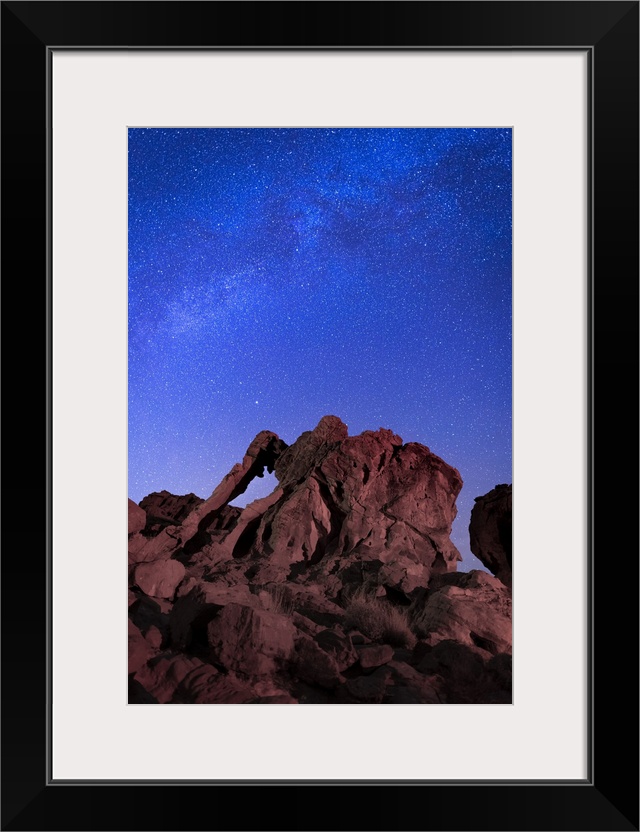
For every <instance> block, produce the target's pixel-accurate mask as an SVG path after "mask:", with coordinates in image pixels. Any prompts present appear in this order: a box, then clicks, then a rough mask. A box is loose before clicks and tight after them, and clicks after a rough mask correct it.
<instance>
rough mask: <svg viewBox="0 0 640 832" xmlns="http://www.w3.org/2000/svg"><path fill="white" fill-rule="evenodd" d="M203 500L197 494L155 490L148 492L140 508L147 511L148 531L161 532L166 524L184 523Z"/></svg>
mask: <svg viewBox="0 0 640 832" xmlns="http://www.w3.org/2000/svg"><path fill="white" fill-rule="evenodd" d="M203 502H204V500H203V499H202V498H201V497H197V496H196V495H195V494H184V495H182V496H176V495H175V494H170V493H169V492H168V491H154V492H153V493H152V494H148V495H147V496H146V497H145V498H144V499H143V500H141V501H140V508H141V509H144V511H145V512H146V518H147V520H146V531H147V532H149V533H151V532H154V531H158V532H159V531H161V530H162V529H163V528H165V527H166V526H174V525H176V524H179V523H182V521H183V520H185V519H186V518H187V517H188V516H189V514H191V512H192V511H193V509H194V508H196V507H197V506H199V505H200V504H201V503H203ZM143 528H145V527H143ZM140 531H141V530H140Z"/></svg>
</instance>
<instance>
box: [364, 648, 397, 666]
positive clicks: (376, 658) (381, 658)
mask: <svg viewBox="0 0 640 832" xmlns="http://www.w3.org/2000/svg"><path fill="white" fill-rule="evenodd" d="M358 658H359V659H360V667H362V668H364V669H365V670H366V669H368V668H370V667H380V666H381V665H383V664H386V663H387V662H390V661H391V659H393V647H390V646H389V645H388V644H364V645H362V647H358Z"/></svg>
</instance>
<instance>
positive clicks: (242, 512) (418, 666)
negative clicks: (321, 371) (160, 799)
mask: <svg viewBox="0 0 640 832" xmlns="http://www.w3.org/2000/svg"><path fill="white" fill-rule="evenodd" d="M265 469H267V470H268V471H270V472H271V471H275V475H276V478H277V479H278V486H277V487H276V488H275V489H274V491H273V492H272V493H271V494H269V495H268V496H266V497H263V498H261V499H259V500H255V501H254V502H252V503H250V504H249V505H248V506H246V508H244V509H241V508H237V507H235V506H231V505H229V503H230V501H231V500H233V499H235V498H236V497H237V496H239V495H240V494H242V493H243V492H244V491H245V490H246V488H247V487H248V485H249V484H250V483H251V481H252V480H253V479H254V478H255V477H260V476H262V475H263V474H264V470H265ZM461 487H462V479H461V477H460V474H459V473H458V471H456V469H455V468H453V467H451V466H450V465H448V464H447V463H446V462H444V461H443V460H442V459H440V458H439V457H438V456H436V455H435V454H433V453H432V452H431V451H430V450H429V449H428V448H427V447H425V446H424V445H420V444H418V443H415V442H409V443H404V442H403V440H402V439H401V438H400V437H399V436H397V435H396V434H395V433H393V432H392V431H390V430H387V429H384V428H381V429H380V430H377V431H365V432H364V433H362V434H360V435H359V436H349V435H348V431H347V427H346V425H344V423H343V422H342V421H341V420H340V419H338V418H337V417H335V416H325V417H324V418H323V419H321V420H320V422H319V423H318V425H317V426H316V427H315V428H314V430H311V431H307V432H305V433H303V434H302V435H301V436H300V437H299V438H298V439H297V441H296V442H294V443H293V444H292V445H290V446H287V445H286V443H284V442H283V441H282V440H281V439H279V437H278V436H277V435H276V434H274V433H272V432H271V431H262V432H261V433H259V434H258V435H257V436H256V437H255V439H254V440H253V441H252V442H251V444H250V445H249V448H248V449H247V452H246V454H245V456H244V458H243V460H242V462H241V463H238V464H237V465H235V466H234V467H233V468H232V469H231V471H230V472H229V473H228V474H227V475H226V476H225V477H224V479H223V480H222V482H221V483H220V484H219V485H218V486H217V488H215V489H214V491H213V493H212V495H211V497H209V498H208V499H207V500H204V501H203V500H201V499H200V498H199V497H196V496H195V495H194V494H187V495H183V496H174V495H172V494H169V493H168V492H166V491H160V492H154V493H153V494H150V495H148V496H147V497H145V498H144V500H142V501H141V504H140V506H136V504H135V503H132V502H131V501H130V502H129V532H130V534H129V564H130V566H129V582H130V590H129V615H130V622H131V623H130V633H129V649H130V668H129V672H130V678H129V692H130V694H129V695H130V701H132V702H148V703H151V702H158V703H170V702H174V703H203V704H204V703H254V704H255V703H261V704H296V703H317V704H328V703H331V702H342V703H352V704H373V703H388V704H437V703H440V702H489V703H490V702H505V701H510V685H511V662H510V652H511V592H510V582H511V578H510V567H511V554H510V546H509V548H508V550H507V548H506V530H507V521H506V517H507V494H506V492H505V491H504V489H505V488H506V487H502V486H498V487H497V488H496V489H494V491H493V492H491V493H490V494H488V495H485V497H482V498H480V499H479V500H478V501H477V502H476V507H475V508H474V515H473V516H472V539H473V540H475V541H476V543H475V544H474V545H475V546H476V549H477V551H476V549H474V551H475V552H476V554H478V556H479V557H481V559H482V560H483V563H485V564H486V565H487V566H488V568H492V569H494V570H495V571H496V574H497V575H498V577H499V578H500V580H498V578H495V577H493V576H491V575H488V574H486V573H484V572H471V573H458V572H457V571H456V570H457V563H458V561H459V559H460V555H459V553H458V551H457V549H456V548H455V546H454V545H453V543H452V542H451V540H450V532H451V524H452V522H453V520H454V519H455V516H456V505H455V504H456V498H457V496H458V493H459V492H460V489H461ZM508 488H509V491H508V499H509V511H510V495H511V490H510V486H509V487H508ZM509 518H510V514H509ZM483 524H484V525H486V527H487V528H484V525H483ZM509 528H510V520H509ZM498 544H500V545H501V546H502V547H503V548H502V549H500V548H499V545H498ZM507 551H508V556H507ZM507 566H508V570H507ZM356 597H357V598H358V599H359V600H358V603H359V604H364V605H365V607H366V609H365V610H364V613H363V616H361V618H362V620H361V621H360V623H358V621H359V619H358V621H355V619H354V615H355V613H354V608H353V604H354V599H355V598H356ZM360 612H362V611H360ZM372 616H373V618H375V617H376V616H382V617H381V618H380V621H379V624H380V626H373V627H369V626H368V624H367V626H365V623H367V622H368V623H369V624H370V623H371V622H370V620H369V619H370V618H371V617H372ZM373 623H375V621H374V622H373ZM400 631H402V633H403V634H404V635H403V639H402V641H398V640H397V637H396V636H397V632H400ZM416 637H418V638H419V639H420V641H419V643H418V645H417V646H416V647H415V649H413V650H412V648H413V645H414V644H415V643H416ZM398 645H401V646H398ZM162 651H164V652H162Z"/></svg>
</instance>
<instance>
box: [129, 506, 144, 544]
mask: <svg viewBox="0 0 640 832" xmlns="http://www.w3.org/2000/svg"><path fill="white" fill-rule="evenodd" d="M128 506H129V534H130V535H132V534H137V533H138V532H141V531H142V530H143V529H144V527H145V526H146V525H147V514H146V512H145V510H144V509H142V508H140V506H138V505H136V504H135V503H134V502H133V500H131V499H130V500H129V501H128Z"/></svg>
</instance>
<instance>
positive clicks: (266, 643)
mask: <svg viewBox="0 0 640 832" xmlns="http://www.w3.org/2000/svg"><path fill="white" fill-rule="evenodd" d="M207 633H208V639H209V644H210V645H211V649H212V659H213V661H215V662H217V663H219V664H221V665H223V667H226V668H228V669H229V670H235V671H239V672H242V673H244V674H246V675H248V676H265V675H268V674H269V673H272V672H273V671H274V670H275V668H276V666H277V665H278V664H282V663H283V662H285V661H287V660H288V659H290V658H291V657H292V655H293V651H294V637H295V635H296V628H295V627H294V626H293V624H292V623H291V620H290V619H289V618H288V617H286V616H284V615H278V614H277V613H273V612H266V611H264V610H257V609H252V608H251V607H245V606H242V605H240V604H228V605H227V606H226V607H225V608H224V609H223V610H222V612H220V613H219V615H217V616H216V617H215V618H214V619H212V620H211V621H210V622H209V625H208V627H207Z"/></svg>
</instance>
